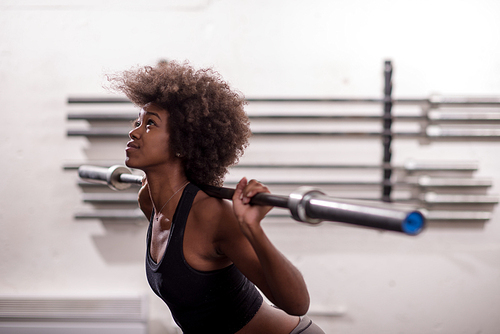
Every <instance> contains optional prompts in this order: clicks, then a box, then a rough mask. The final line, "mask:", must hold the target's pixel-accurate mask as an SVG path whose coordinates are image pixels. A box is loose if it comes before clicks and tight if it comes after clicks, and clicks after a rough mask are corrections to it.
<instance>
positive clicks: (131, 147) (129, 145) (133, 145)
mask: <svg viewBox="0 0 500 334" xmlns="http://www.w3.org/2000/svg"><path fill="white" fill-rule="evenodd" d="M137 149H139V145H137V144H136V143H134V142H132V141H129V142H128V143H127V148H125V151H132V150H137Z"/></svg>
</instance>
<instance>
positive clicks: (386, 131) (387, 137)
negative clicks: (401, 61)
mask: <svg viewBox="0 0 500 334" xmlns="http://www.w3.org/2000/svg"><path fill="white" fill-rule="evenodd" d="M383 122H384V128H383V132H382V143H383V145H384V157H383V161H382V166H383V167H382V168H383V180H382V201H383V202H391V191H392V183H391V176H392V166H391V156H392V150H391V143H392V130H391V126H392V63H391V61H390V60H386V61H385V65H384V116H383Z"/></svg>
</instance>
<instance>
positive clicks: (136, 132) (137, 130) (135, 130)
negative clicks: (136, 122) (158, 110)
mask: <svg viewBox="0 0 500 334" xmlns="http://www.w3.org/2000/svg"><path fill="white" fill-rule="evenodd" d="M140 128H141V127H140V126H137V127H135V128H133V129H132V130H130V131H129V133H128V136H129V137H130V139H138V138H139V137H140Z"/></svg>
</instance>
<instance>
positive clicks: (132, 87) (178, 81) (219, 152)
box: [108, 61, 251, 186]
mask: <svg viewBox="0 0 500 334" xmlns="http://www.w3.org/2000/svg"><path fill="white" fill-rule="evenodd" d="M108 80H109V81H110V83H111V88H112V89H113V90H116V91H119V92H122V93H124V94H125V95H126V96H127V97H128V98H129V100H130V101H131V102H132V103H134V104H135V105H137V106H139V107H141V108H142V107H144V106H145V105H147V104H151V103H153V104H155V105H157V106H159V107H160V108H162V109H164V110H166V111H167V112H168V113H169V122H168V124H169V131H170V145H171V147H172V149H173V151H174V152H176V153H180V156H181V157H182V161H183V164H184V170H185V172H186V176H187V178H188V180H189V181H191V182H193V183H195V184H208V185H214V186H221V185H222V183H223V180H224V176H225V175H226V173H227V171H228V167H230V166H232V165H234V164H235V163H237V162H238V160H239V158H240V157H241V156H242V155H243V152H244V150H245V148H246V147H247V146H248V139H249V137H250V135H251V131H250V122H249V120H248V116H247V114H246V113H245V111H244V105H245V99H244V97H243V95H242V94H240V93H239V92H236V91H233V90H232V89H231V87H230V86H229V84H228V83H226V82H225V81H224V80H223V79H222V78H221V76H220V75H219V73H217V72H216V71H214V70H212V69H210V68H208V69H200V70H195V69H194V68H193V67H192V66H191V65H189V63H188V62H184V63H179V62H176V61H169V62H160V63H159V64H158V65H156V66H154V67H152V66H145V67H140V68H136V69H132V70H128V71H124V72H122V73H120V74H118V75H114V76H108Z"/></svg>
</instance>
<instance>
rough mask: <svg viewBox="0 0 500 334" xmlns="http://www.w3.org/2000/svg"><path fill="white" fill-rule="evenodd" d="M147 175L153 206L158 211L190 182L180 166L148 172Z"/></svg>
mask: <svg viewBox="0 0 500 334" xmlns="http://www.w3.org/2000/svg"><path fill="white" fill-rule="evenodd" d="M145 173H146V179H147V181H148V185H149V191H150V196H151V200H152V201H153V206H154V208H155V209H156V210H159V209H160V208H161V207H162V206H163V205H164V204H165V202H166V201H168V200H169V199H170V198H171V197H172V195H173V194H174V193H175V192H176V191H178V190H179V189H180V188H181V187H183V186H184V185H186V184H187V182H188V179H187V177H186V174H185V173H184V170H183V168H182V167H181V166H180V165H179V166H169V167H168V168H161V169H155V170H147V171H145ZM172 201H173V199H172ZM173 202H175V201H173Z"/></svg>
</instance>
